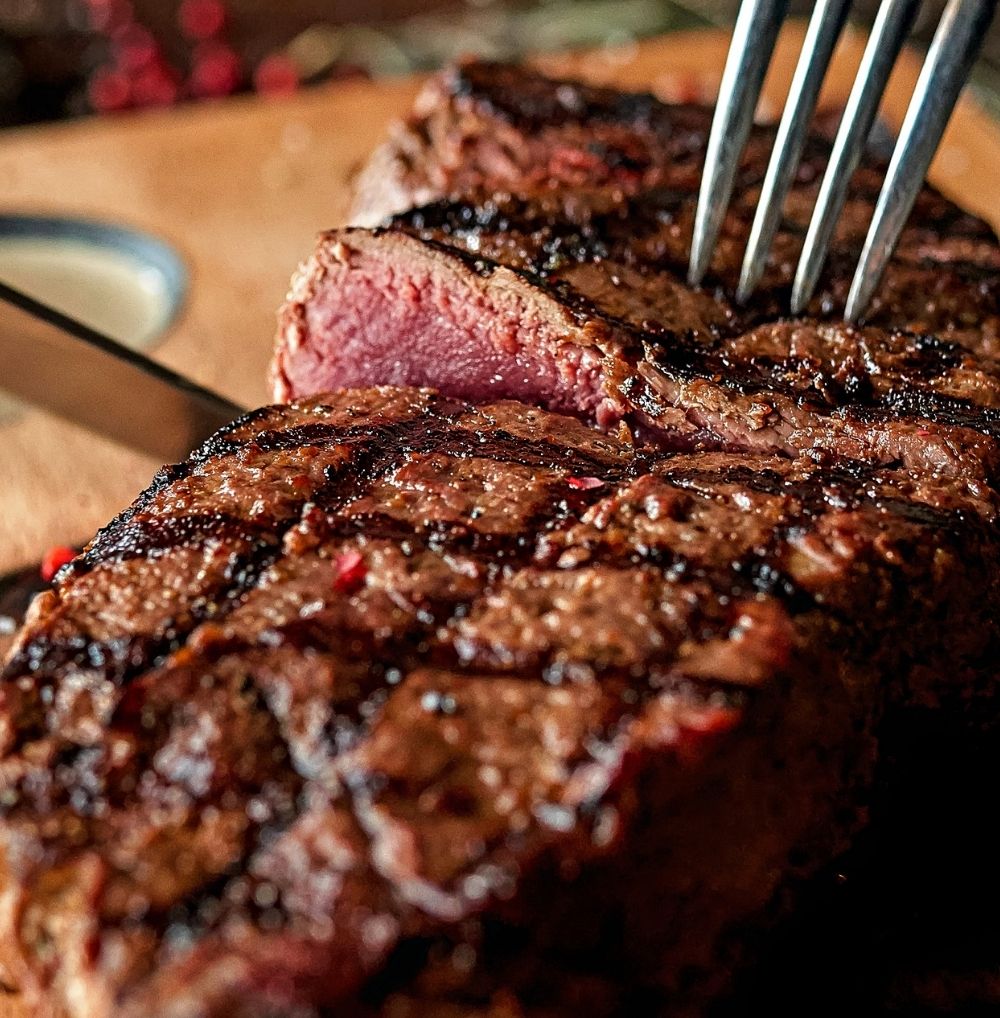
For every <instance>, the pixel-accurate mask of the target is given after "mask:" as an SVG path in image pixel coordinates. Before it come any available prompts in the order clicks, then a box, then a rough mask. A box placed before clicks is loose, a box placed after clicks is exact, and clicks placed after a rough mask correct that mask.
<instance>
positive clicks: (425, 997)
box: [0, 388, 1000, 1018]
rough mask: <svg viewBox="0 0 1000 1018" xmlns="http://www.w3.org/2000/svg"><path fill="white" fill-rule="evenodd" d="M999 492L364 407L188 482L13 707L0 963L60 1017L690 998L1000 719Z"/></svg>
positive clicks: (377, 393)
mask: <svg viewBox="0 0 1000 1018" xmlns="http://www.w3.org/2000/svg"><path fill="white" fill-rule="evenodd" d="M995 518H996V503H995V499H994V498H993V496H992V494H990V493H986V494H984V495H982V496H977V495H975V494H973V493H972V492H971V491H970V486H969V485H968V484H967V483H966V482H964V481H962V480H960V479H957V478H954V477H952V476H948V475H945V476H941V477H938V478H932V477H929V476H927V475H923V474H919V473H916V472H913V471H909V470H905V469H901V468H894V469H885V468H881V467H875V466H870V465H864V464H859V463H852V464H850V465H845V466H844V467H843V468H835V467H830V466H823V465H820V464H817V463H816V462H815V460H813V459H810V458H808V457H805V458H800V459H797V460H792V459H789V458H787V457H780V456H759V455H752V454H746V453H740V454H732V453H722V452H713V453H697V454H668V453H663V452H659V451H655V450H652V451H651V450H644V449H638V448H636V447H635V446H634V445H632V444H631V443H629V442H628V441H626V440H623V439H620V438H617V437H605V436H602V435H601V434H600V433H598V432H597V431H594V430H592V429H590V428H588V427H587V426H585V425H584V424H582V423H580V422H578V421H576V420H574V419H572V418H568V417H559V416H555V415H553V414H550V413H548V412H545V411H542V410H538V409H535V408H532V407H528V406H525V405H523V404H517V403H504V402H501V403H496V404H491V405H485V406H480V407H473V406H471V405H468V404H465V403H461V402H459V401H455V400H453V399H450V398H448V397H443V396H440V395H438V394H435V393H433V392H431V391H427V390H413V389H393V388H380V389H366V390H353V391H344V392H340V393H337V394H335V395H328V396H323V397H318V398H315V399H311V400H306V401H299V402H296V403H293V404H291V405H288V406H278V407H271V408H265V409H263V410H259V411H255V412H253V413H251V414H249V415H248V416H246V417H244V418H243V419H241V420H240V421H237V422H236V423H234V424H233V425H231V426H229V427H227V428H226V429H224V430H223V431H222V432H220V433H219V434H218V435H217V436H216V437H215V438H213V439H212V440H210V441H209V442H208V443H206V444H205V445H204V446H202V447H201V448H200V449H199V450H197V451H196V452H195V453H194V454H193V455H192V457H191V458H190V459H189V460H188V461H186V462H185V463H182V464H178V465H175V466H171V467H166V468H164V469H163V470H162V471H161V472H160V473H159V474H158V475H157V477H156V479H155V480H154V482H153V484H152V486H151V487H150V488H149V489H148V490H147V491H146V492H144V493H143V494H142V495H141V496H140V497H139V498H138V499H137V500H136V502H135V503H134V504H133V505H132V506H131V507H130V508H129V509H127V510H126V511H125V512H123V513H122V514H121V515H120V516H119V517H118V518H116V519H115V520H114V521H112V522H111V523H110V524H109V525H108V526H107V527H105V528H104V529H103V530H102V531H100V532H99V533H98V535H97V536H96V537H95V539H94V540H93V541H92V542H91V543H90V545H88V547H87V548H86V549H85V550H84V552H83V553H82V555H81V556H80V557H78V558H77V559H76V560H75V561H74V562H73V563H71V564H70V565H68V566H67V567H65V568H64V569H63V570H62V571H61V572H60V573H59V574H58V576H57V579H56V583H55V585H54V588H53V589H52V590H51V591H50V592H47V593H45V594H43V595H42V596H41V597H40V598H39V599H38V600H37V601H36V603H35V605H34V607H33V610H32V612H31V614H30V617H29V619H28V620H27V622H26V624H25V626H24V628H23V630H22V632H21V633H20V635H19V638H18V641H17V643H16V645H15V647H14V649H13V651H12V652H11V655H10V656H9V658H8V660H7V663H6V667H5V670H4V674H3V682H2V685H0V806H2V820H0V860H2V881H0V888H2V908H0V929H2V943H3V945H4V959H3V967H4V972H3V975H4V981H5V982H7V983H8V984H12V985H15V986H18V987H20V988H21V989H22V990H23V991H24V993H25V994H26V996H27V999H28V1001H29V1003H30V1004H31V1005H32V1006H33V1007H35V1008H36V1009H37V1012H38V1013H39V1014H44V1015H52V1016H58V1018H196V1016H197V1018H216V1016H218V1018H275V1016H282V1018H289V1016H296V1018H299V1016H318V1015H324V1014H337V1015H347V1016H354V1015H356V1016H359V1018H361V1016H365V1018H369V1016H376V1015H378V1016H384V1018H400V1016H411V1018H417V1016H420V1018H458V1016H463V1018H469V1016H483V1018H485V1016H489V1018H519V1016H531V1018H558V1016H569V1015H579V1014H586V1015H588V1016H595V1018H600V1016H609V1018H610V1016H624V1015H639V1014H646V1015H659V1014H664V1015H666V1014H669V1015H693V1014H699V1013H701V1012H702V1010H703V1008H704V1006H705V1003H706V1001H708V1000H710V999H712V998H713V997H714V996H716V995H717V994H718V993H720V992H721V991H722V990H723V989H724V988H725V986H726V984H727V981H728V979H729V977H730V975H731V973H732V971H733V967H734V963H735V959H736V958H737V957H738V945H739V944H740V943H741V940H740V930H741V929H743V928H745V926H746V925H747V924H751V925H752V924H757V925H759V924H766V923H767V922H768V921H769V918H771V917H773V916H774V915H775V914H776V913H777V912H778V911H780V908H781V899H782V895H783V894H784V893H785V892H786V891H787V889H788V888H789V887H790V886H793V885H794V884H795V882H796V881H798V880H801V879H804V878H806V877H808V876H809V875H811V874H813V873H815V872H816V870H817V869H818V868H820V867H822V866H823V865H824V864H826V863H827V862H828V861H829V860H831V859H832V858H834V857H835V856H836V855H837V854H838V853H839V852H840V851H841V850H842V849H843V847H844V846H845V844H846V843H847V842H848V840H849V839H850V837H851V836H852V834H853V832H854V831H855V830H856V829H857V827H858V826H859V825H860V824H861V823H863V822H864V818H865V812H866V809H867V802H868V790H869V788H870V785H871V782H872V777H873V774H874V773H875V772H876V771H877V769H878V767H879V765H880V761H881V760H882V757H883V756H884V754H885V753H886V752H888V751H889V750H888V748H887V747H886V745H885V744H884V742H883V738H882V735H881V733H882V731H883V730H884V729H885V728H886V725H887V724H888V722H890V721H892V722H893V726H894V727H898V725H899V723H900V719H905V717H906V716H907V715H908V713H909V712H911V711H921V712H922V711H926V709H927V708H928V707H933V708H935V709H941V707H942V706H945V707H948V708H953V709H960V710H961V711H963V712H965V713H966V715H967V716H968V717H969V718H970V719H973V718H975V717H977V716H980V715H981V716H982V717H983V718H988V717H990V716H991V715H992V713H994V712H995V702H994V700H995V693H994V689H993V685H992V683H991V681H990V679H991V677H992V662H994V661H995V660H996V652H997V635H998V634H997V625H996V619H997V617H998V607H1000V605H998V591H997V582H996V577H997V575H998V571H997V565H998V562H997V559H998V546H997V540H996V528H995Z"/></svg>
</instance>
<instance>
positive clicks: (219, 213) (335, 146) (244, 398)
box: [0, 25, 1000, 1018]
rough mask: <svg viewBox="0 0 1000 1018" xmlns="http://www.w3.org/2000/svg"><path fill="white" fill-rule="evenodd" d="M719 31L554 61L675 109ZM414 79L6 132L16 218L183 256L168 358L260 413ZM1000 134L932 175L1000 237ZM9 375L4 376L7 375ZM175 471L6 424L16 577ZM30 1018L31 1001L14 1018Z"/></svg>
mask: <svg viewBox="0 0 1000 1018" xmlns="http://www.w3.org/2000/svg"><path fill="white" fill-rule="evenodd" d="M801 37H802V31H801V28H800V27H799V26H796V25H791V26H789V27H787V28H786V30H785V32H784V33H783V36H782V38H781V41H780V43H779V46H778V50H777V54H776V58H775V60H774V62H773V65H772V72H771V73H770V75H769V77H768V82H767V85H766V89H765V98H764V101H763V105H762V111H763V112H764V113H765V114H767V113H770V114H772V115H773V114H774V112H775V111H777V110H780V108H781V101H782V98H783V95H784V92H785V91H786V90H787V87H788V82H789V80H790V77H791V71H792V68H793V66H794V61H795V57H796V54H797V52H798V49H799V46H800V44H801ZM863 42H864V40H863V39H862V38H861V37H859V35H858V34H857V33H855V32H852V31H848V32H847V33H846V34H845V36H844V38H843V40H842V43H841V46H840V48H839V50H838V54H837V56H836V58H835V62H834V66H833V68H832V70H831V73H830V75H829V76H828V79H827V84H826V87H825V90H824V97H823V100H822V101H823V103H824V104H825V105H827V106H835V105H838V104H840V103H842V102H843V100H844V98H845V97H846V94H847V91H848V89H849V87H850V82H851V81H852V79H853V74H854V70H855V68H856V67H857V64H858V61H859V59H860V55H861V49H862V46H863ZM727 45H728V38H727V37H726V36H725V34H723V33H720V32H715V31H712V32H695V33H682V34H675V35H671V36H667V37H664V38H660V39H653V40H649V41H646V42H642V43H640V44H638V45H635V46H630V47H627V48H624V49H615V50H605V51H601V52H600V53H596V54H594V53H590V54H570V55H565V54H564V55H558V56H552V55H549V56H546V57H543V58H540V59H539V60H538V61H537V62H538V63H539V64H540V65H541V66H543V67H544V68H546V69H548V70H551V71H553V72H559V73H563V72H566V73H571V74H574V75H579V76H582V77H587V78H590V79H593V80H598V81H602V82H609V83H614V84H619V85H622V86H625V87H635V88H649V89H652V90H653V91H656V92H658V93H660V94H663V95H664V96H666V97H667V98H670V97H671V96H673V95H675V94H676V92H677V89H678V84H679V83H680V84H681V85H682V86H683V85H684V83H685V82H688V83H689V82H696V83H697V84H698V87H699V88H702V89H704V90H705V91H706V92H707V93H709V94H710V92H711V90H712V89H713V88H714V87H715V85H716V83H717V81H718V79H719V77H720V76H721V69H722V65H723V61H724V59H725V53H726V48H727ZM918 70H919V60H918V58H917V57H916V56H915V55H914V54H906V55H904V58H903V59H902V60H901V62H900V64H899V66H898V68H897V71H896V73H895V74H894V76H893V79H892V82H891V83H890V88H889V91H888V94H887V98H886V102H885V104H884V108H883V115H884V117H885V119H886V120H887V121H888V122H889V124H890V125H892V126H898V124H899V123H900V121H901V120H902V116H903V113H904V111H905V108H906V104H907V101H908V99H909V95H910V92H911V91H912V87H913V83H914V81H915V80H916V74H917V72H918ZM418 87H419V82H418V81H417V80H414V79H405V80H392V81H380V82H377V83H348V84H337V85H334V86H330V87H326V88H322V89H318V90H314V91H309V92H307V93H303V94H301V95H299V96H295V97H292V98H289V99H284V100H277V101H276V100H271V101H269V102H265V101H261V100H259V99H256V98H250V99H236V100H229V101H225V102H222V103H219V104H214V105H213V104H209V105H203V106H199V107H187V108H180V109H177V110H172V111H168V112H161V113H146V114H137V115H130V116H123V117H120V118H114V119H103V120H92V121H83V122H76V123H73V124H69V125H60V126H56V127H43V128H32V129H27V130H21V131H16V132H8V133H6V134H4V135H3V136H2V137H0V211H5V212H6V211H10V212H42V213H47V214H67V215H81V216H89V217H97V218H101V219H105V220H110V221H113V222H118V223H122V224H126V225H129V226H133V227H137V228H140V229H143V230H147V231H149V232H151V233H153V234H156V235H158V236H160V237H162V238H164V239H165V240H167V241H168V242H170V243H171V244H173V245H175V246H176V248H177V249H178V250H179V251H180V253H181V255H182V256H183V258H184V259H185V261H186V263H187V265H188V269H189V271H190V276H191V287H190V293H189V297H188V301H187V304H186V306H185V308H184V310H183V313H182V314H181V316H180V317H179V319H178V320H177V321H176V323H175V324H174V326H173V327H172V328H171V330H170V332H169V333H168V334H167V335H166V336H165V337H164V339H163V342H162V343H161V344H160V345H159V347H158V348H157V349H156V350H155V353H154V356H156V357H157V358H159V359H162V361H163V362H164V363H166V364H168V365H170V366H171V367H174V368H177V369H179V370H182V371H184V372H186V373H188V374H190V375H191V376H193V377H194V378H196V379H197V380H198V381H200V382H202V383H204V384H206V385H209V386H212V387H215V388H217V389H218V390H219V391H221V392H222V393H224V394H226V395H228V396H230V397H232V398H234V399H236V400H238V401H240V402H243V403H245V404H247V405H256V404H259V403H261V402H264V401H266V399H267V389H266V385H265V371H266V366H267V362H268V358H269V356H270V351H271V343H272V338H273V332H274V316H275V311H276V309H277V307H278V305H279V303H280V301H281V300H282V297H283V295H284V292H285V288H286V286H287V282H288V278H289V276H290V274H291V272H292V270H293V269H294V267H295V265H296V263H297V262H298V261H299V260H300V259H301V258H302V257H304V256H305V255H306V254H307V253H308V252H309V250H310V248H311V245H312V242H313V237H314V235H315V234H316V232H317V231H318V230H320V229H322V228H325V227H329V226H332V225H335V224H337V223H340V222H342V221H343V218H344V216H345V210H346V203H347V195H348V190H349V183H350V178H351V175H352V173H353V171H354V170H355V168H356V167H357V166H358V165H359V163H360V162H361V161H362V160H363V159H364V158H365V156H366V155H367V154H368V152H369V151H370V150H371V148H372V147H373V146H374V145H375V144H376V143H377V142H378V140H379V139H380V138H381V137H382V136H383V135H384V133H385V129H386V126H387V124H388V123H389V122H390V120H392V119H393V118H395V117H397V116H399V115H401V114H403V113H404V112H405V111H406V110H407V108H408V107H409V104H410V103H411V101H412V98H413V96H414V94H415V91H416V89H417V88H418ZM998 156H1000V132H998V130H997V127H996V125H995V124H994V122H993V121H992V120H990V118H989V117H987V115H986V114H985V113H983V112H982V111H981V110H980V109H979V108H978V107H977V106H976V105H975V104H974V103H973V102H972V101H971V100H969V99H966V100H964V101H963V102H962V104H961V106H960V108H959V109H958V110H957V111H956V114H955V116H954V117H953V119H952V122H951V125H950V127H949V131H948V135H947V137H946V139H945V143H944V145H943V146H942V149H941V150H940V152H939V153H938V157H937V160H936V162H935V165H934V168H933V170H932V179H933V181H934V183H935V184H937V185H938V186H939V187H941V188H942V189H943V190H944V191H945V192H946V193H948V194H949V196H951V197H952V198H954V199H955V200H956V201H958V202H959V203H960V204H962V205H964V206H965V207H967V208H969V209H970V210H972V211H975V212H977V213H979V214H980V215H983V216H984V217H985V218H987V219H989V220H991V221H992V222H993V224H994V226H998V227H1000V174H998V173H997V172H996V169H995V168H996V166H997V165H998ZM0 371H2V365H0ZM157 466H158V464H156V463H154V462H153V461H151V460H149V459H146V458H144V457H142V456H140V455H137V454H134V453H132V452H129V451H126V450H123V449H121V448H119V447H116V446H114V445H113V444H112V443H110V442H108V441H105V440H102V439H99V438H96V437H94V436H92V435H89V434H86V433H84V432H81V431H79V430H77V429H75V428H73V427H71V426H69V425H67V424H64V423H62V422H60V421H57V420H55V419H53V418H51V417H48V416H47V415H45V414H42V413H40V412H37V411H32V410H29V411H26V412H25V413H24V414H22V415H21V417H20V418H19V419H17V420H16V421H14V422H13V423H10V424H7V425H3V426H0V572H3V571H6V570H8V569H11V568H14V567H16V566H20V565H23V564H26V563H28V562H31V561H34V560H37V558H38V557H39V555H40V553H41V552H42V551H43V550H44V549H45V548H46V547H48V546H51V545H53V544H65V543H67V542H74V541H82V540H84V539H86V538H87V537H88V536H89V535H90V534H92V533H93V531H94V530H95V529H96V528H97V527H98V526H100V525H101V524H102V523H104V522H105V521H106V520H107V519H108V518H109V517H110V516H111V515H112V514H113V513H114V512H116V511H117V510H118V509H119V508H121V507H122V506H123V505H125V504H127V503H128V502H129V501H130V500H131V499H132V498H133V497H134V495H135V494H136V493H137V492H138V491H139V490H140V489H141V488H143V487H144V486H145V485H146V484H147V483H148V481H149V479H150V477H151V475H152V473H153V471H154V470H155V469H156V467H157ZM15 1016H16V1018H27V1016H26V1012H25V1011H24V1010H23V1009H21V1008H19V1006H18V1003H17V1000H16V997H13V996H11V997H8V998H0V1018H15Z"/></svg>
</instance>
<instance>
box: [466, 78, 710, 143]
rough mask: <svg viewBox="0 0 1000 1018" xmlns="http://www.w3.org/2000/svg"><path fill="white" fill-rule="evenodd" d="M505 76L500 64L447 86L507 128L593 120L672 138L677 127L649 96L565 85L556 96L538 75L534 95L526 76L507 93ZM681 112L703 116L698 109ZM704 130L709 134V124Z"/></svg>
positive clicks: (666, 112)
mask: <svg viewBox="0 0 1000 1018" xmlns="http://www.w3.org/2000/svg"><path fill="white" fill-rule="evenodd" d="M508 70H509V68H508ZM503 72H504V67H503V65H500V64H487V63H483V64H479V65H477V66H475V67H462V68H459V69H458V70H457V71H456V72H455V73H454V74H453V75H452V76H451V79H450V82H449V85H450V91H451V94H452V95H453V96H454V97H455V98H457V99H469V100H472V101H473V102H475V103H477V104H481V105H482V106H484V107H486V108H487V109H489V110H491V111H492V112H493V113H494V114H495V115H497V116H499V117H501V118H502V119H504V120H507V121H508V122H509V123H512V124H518V125H520V126H523V127H530V128H532V129H536V130H538V129H542V128H545V127H562V126H564V125H565V124H567V123H568V122H578V123H589V122H592V121H597V122H599V123H607V124H612V125H613V124H620V125H623V126H628V127H632V128H636V129H638V128H645V129H646V130H648V131H653V132H657V133H669V132H671V130H672V129H673V128H674V126H675V117H674V116H672V115H671V111H670V108H668V107H666V106H664V104H663V103H661V102H660V101H659V100H658V99H656V97H655V96H653V95H651V94H650V93H648V92H619V91H617V90H615V89H610V88H599V87H595V86H581V85H580V84H578V83H572V84H571V83H565V85H564V87H563V88H562V89H560V90H558V91H557V90H554V89H553V88H552V83H551V81H546V80H545V79H543V78H542V77H540V76H538V77H537V78H535V80H536V81H537V83H538V86H539V87H538V89H537V90H532V89H531V88H530V82H531V80H532V79H531V77H529V76H528V75H527V74H526V73H524V72H522V73H521V74H520V75H519V79H520V80H519V81H518V82H516V83H515V86H514V87H512V88H510V89H508V88H506V87H505V86H504V84H503V81H504V77H503ZM680 109H682V110H687V111H697V115H700V116H705V114H704V111H702V110H701V109H700V108H699V107H695V106H688V107H680ZM704 127H705V129H706V130H707V127H708V120H707V119H706V120H705V125H704Z"/></svg>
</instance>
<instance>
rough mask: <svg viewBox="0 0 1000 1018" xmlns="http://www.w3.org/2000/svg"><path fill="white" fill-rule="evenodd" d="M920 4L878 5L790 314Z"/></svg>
mask: <svg viewBox="0 0 1000 1018" xmlns="http://www.w3.org/2000/svg"><path fill="white" fill-rule="evenodd" d="M919 7H920V0H885V2H883V3H882V4H881V5H880V7H879V11H878V16H877V17H876V19H875V24H874V26H873V27H872V32H871V35H870V36H869V38H868V45H867V46H865V52H864V56H863V57H862V58H861V66H860V67H859V68H858V74H857V77H856V78H855V79H854V86H853V87H852V88H851V94H850V96H849V97H848V100H847V105H846V106H845V107H844V115H843V117H842V118H841V121H840V127H839V128H838V129H837V136H836V138H835V139H834V142H833V149H832V150H831V152H830V162H829V163H828V165H827V168H826V173H825V174H824V175H823V181H822V183H821V184H820V189H819V197H818V198H817V200H816V207H815V209H813V214H812V218H811V219H810V220H809V229H808V231H807V232H806V239H805V243H804V244H803V245H802V255H801V257H800V258H799V264H798V268H797V269H796V272H795V281H794V283H793V284H792V301H791V305H792V314H793V315H797V314H801V312H802V310H803V309H804V308H805V306H806V304H808V303H809V299H810V298H811V297H812V295H813V291H814V290H815V289H816V282H817V280H818V279H819V274H820V271H821V270H822V268H823V263H824V262H825V261H826V253H827V250H828V249H829V246H830V238H831V237H832V236H833V231H834V228H835V227H836V225H837V220H838V219H839V218H840V212H841V209H842V208H843V207H844V199H845V198H846V197H847V186H848V184H849V183H850V180H851V176H852V175H853V174H854V171H855V170H856V169H857V166H858V163H859V162H860V160H861V153H862V151H863V150H864V146H865V142H866V141H867V138H868V132H869V131H870V130H871V126H872V124H873V123H874V121H875V114H876V113H877V112H878V105H879V102H880V101H881V99H882V93H883V92H884V91H885V86H886V83H887V82H888V80H889V75H890V73H891V71H892V68H893V65H894V64H895V62H896V57H897V56H898V54H899V50H900V48H901V47H902V45H903V41H904V39H905V38H906V35H907V33H908V32H909V30H910V25H911V24H912V23H913V18H914V15H915V14H916V13H917V9H918V8H919Z"/></svg>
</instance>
